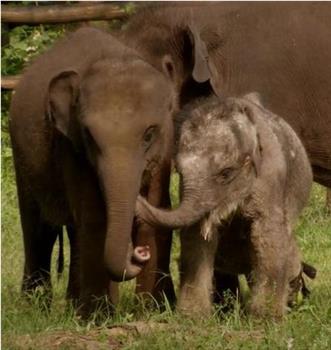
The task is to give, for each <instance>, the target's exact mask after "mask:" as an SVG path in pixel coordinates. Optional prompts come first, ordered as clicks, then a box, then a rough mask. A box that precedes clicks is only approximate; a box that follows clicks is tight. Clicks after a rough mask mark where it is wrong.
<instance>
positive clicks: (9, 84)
mask: <svg viewBox="0 0 331 350" xmlns="http://www.w3.org/2000/svg"><path fill="white" fill-rule="evenodd" d="M19 80H20V76H19V75H7V76H2V77H1V90H14V89H15V87H16V85H17V83H18V81H19Z"/></svg>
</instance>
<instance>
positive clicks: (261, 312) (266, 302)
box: [248, 293, 286, 321]
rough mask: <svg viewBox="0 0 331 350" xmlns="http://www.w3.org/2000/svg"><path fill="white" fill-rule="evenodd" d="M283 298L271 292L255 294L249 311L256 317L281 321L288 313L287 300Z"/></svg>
mask: <svg viewBox="0 0 331 350" xmlns="http://www.w3.org/2000/svg"><path fill="white" fill-rule="evenodd" d="M283 299H284V298H282V297H281V296H280V295H275V294H271V293H264V294H259V295H253V296H252V300H251V302H250V303H249V305H248V312H249V314H250V315H251V316H253V317H254V318H260V319H265V318H268V319H270V318H271V319H274V320H275V321H280V320H281V319H282V318H283V317H284V316H285V313H286V302H285V299H284V300H283Z"/></svg>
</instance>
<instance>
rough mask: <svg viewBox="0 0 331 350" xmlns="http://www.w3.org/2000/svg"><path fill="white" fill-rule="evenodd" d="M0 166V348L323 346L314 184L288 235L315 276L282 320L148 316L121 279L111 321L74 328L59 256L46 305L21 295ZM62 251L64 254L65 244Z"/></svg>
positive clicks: (330, 311) (329, 234) (329, 344)
mask: <svg viewBox="0 0 331 350" xmlns="http://www.w3.org/2000/svg"><path fill="white" fill-rule="evenodd" d="M2 166H3V172H2V347H3V349H87V348H88V349H103V348H105V349H109V348H113V349H139V350H141V349H149V350H150V349H167V350H169V349H309V350H312V349H318V350H320V349H330V348H331V216H330V215H329V214H327V212H326V210H325V208H324V204H325V190H324V189H323V188H322V187H320V186H317V185H314V188H313V192H312V196H311V200H310V205H309V206H308V207H307V208H306V210H305V211H304V213H303V215H302V217H301V220H300V222H299V224H298V226H297V230H296V233H297V237H298V241H299V244H300V247H301V249H302V253H303V256H304V259H305V261H307V262H309V263H311V264H313V265H314V266H316V267H317V269H318V275H317V278H316V280H314V281H310V282H309V287H310V289H311V291H312V294H311V297H310V299H309V300H307V301H304V302H303V303H302V304H301V305H300V306H298V307H297V308H296V309H295V310H294V311H292V312H291V313H290V314H289V315H288V316H287V317H286V318H285V320H284V321H283V322H282V323H273V322H271V321H270V322H266V321H264V322H262V321H257V320H252V319H250V318H247V317H245V316H243V315H242V314H241V312H240V310H239V308H236V309H235V311H234V312H232V313H230V314H228V315H223V316H222V317H220V316H217V315H216V312H215V315H214V316H213V317H210V318H206V319H202V320H191V319H188V318H184V317H182V316H180V315H178V314H176V313H175V312H173V311H171V310H170V308H168V309H167V310H166V311H164V312H162V313H161V312H159V311H157V310H156V311H155V310H154V311H150V310H149V309H148V308H147V307H146V306H145V305H144V303H143V302H142V301H141V300H139V298H137V297H136V296H135V295H134V283H133V282H126V283H123V284H122V285H121V300H120V303H119V305H118V308H117V311H116V314H115V315H114V317H113V318H111V319H108V320H107V321H105V323H104V324H102V325H101V326H100V325H99V326H96V325H95V324H94V322H93V321H91V322H90V323H88V324H85V325H82V324H81V322H79V319H77V317H76V316H75V315H74V312H73V310H70V309H68V308H67V307H66V303H65V289H66V283H67V274H68V258H67V257H66V260H65V262H66V265H65V272H64V276H63V278H62V279H60V280H59V281H57V279H56V271H55V269H54V271H53V274H52V278H53V286H54V300H53V304H52V309H51V311H50V312H48V313H47V312H43V311H41V310H40V309H39V308H38V307H37V304H38V296H37V295H36V296H35V297H34V298H33V299H32V302H31V303H28V302H27V301H25V300H23V299H22V298H21V296H20V284H21V277H22V267H23V245H22V235H21V228H20V223H19V215H18V210H17V199H16V189H15V184H14V176H13V171H12V165H11V159H10V155H9V156H6V157H4V158H3V164H2ZM172 189H173V195H174V198H173V200H174V201H177V200H178V199H177V196H176V192H177V191H176V181H174V183H173V186H172ZM66 248H67V249H66V252H67V251H68V242H66ZM172 254H173V256H172V273H173V276H174V278H175V281H176V283H178V271H177V263H176V259H177V258H178V255H179V243H178V238H176V239H175V244H174V248H173V253H172ZM54 256H55V257H56V252H55V254H54ZM53 265H54V266H55V265H56V264H55V261H54V264H53ZM115 325H117V327H114V326H115ZM121 326H123V327H121ZM124 326H125V327H124ZM110 327H113V328H110Z"/></svg>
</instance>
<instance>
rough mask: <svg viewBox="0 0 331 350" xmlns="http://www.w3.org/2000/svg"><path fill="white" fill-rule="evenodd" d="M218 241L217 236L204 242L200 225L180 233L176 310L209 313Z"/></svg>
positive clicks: (199, 313) (201, 313) (186, 312)
mask: <svg viewBox="0 0 331 350" xmlns="http://www.w3.org/2000/svg"><path fill="white" fill-rule="evenodd" d="M217 240H218V237H217V235H214V236H213V237H211V240H205V239H204V238H203V237H202V236H201V234H200V225H199V224H197V225H195V226H193V227H190V228H188V229H186V230H183V231H182V232H181V269H180V270H181V286H180V294H179V298H178V304H177V308H178V310H179V311H181V312H183V313H184V314H191V315H209V314H210V313H211V311H212V296H213V275H214V260H215V254H216V250H217Z"/></svg>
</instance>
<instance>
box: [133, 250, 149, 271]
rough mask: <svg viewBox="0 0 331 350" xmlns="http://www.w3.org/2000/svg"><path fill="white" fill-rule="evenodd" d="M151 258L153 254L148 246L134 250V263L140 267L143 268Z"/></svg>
mask: <svg viewBox="0 0 331 350" xmlns="http://www.w3.org/2000/svg"><path fill="white" fill-rule="evenodd" d="M150 258H151V252H150V248H149V246H148V245H145V246H137V247H135V248H134V249H133V254H132V263H133V264H135V265H138V266H143V265H145V264H146V263H147V261H148V260H149V259H150Z"/></svg>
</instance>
